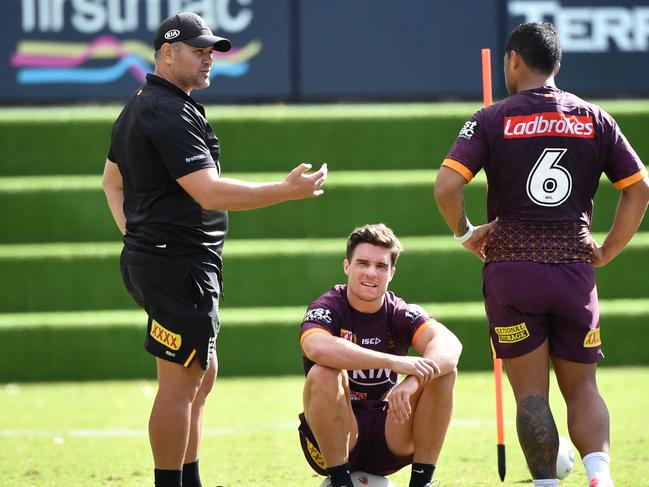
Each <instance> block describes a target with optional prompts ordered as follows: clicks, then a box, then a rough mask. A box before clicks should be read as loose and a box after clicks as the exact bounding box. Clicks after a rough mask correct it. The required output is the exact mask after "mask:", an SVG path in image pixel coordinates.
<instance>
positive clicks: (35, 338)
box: [0, 300, 649, 382]
mask: <svg viewBox="0 0 649 487" xmlns="http://www.w3.org/2000/svg"><path fill="white" fill-rule="evenodd" d="M606 304H607V303H606V302H603V303H602V307H603V312H602V326H603V331H602V340H603V344H604V345H603V350H604V352H605V354H606V360H604V361H603V362H602V364H603V365H632V364H646V363H647V354H646V353H645V352H646V350H645V348H644V344H643V341H642V340H638V337H639V336H643V334H644V333H645V332H646V324H647V321H648V319H649V310H648V309H647V308H648V306H647V303H646V300H645V301H640V302H635V303H634V302H629V303H628V305H629V306H630V307H634V306H635V307H640V306H639V305H640V304H642V305H644V306H643V310H642V311H641V312H638V313H635V314H629V313H625V312H623V311H622V310H611V311H608V312H607V311H606ZM424 306H425V307H426V308H427V309H429V310H430V311H431V314H433V316H435V317H436V318H437V319H439V320H440V321H442V322H443V323H444V324H445V325H446V326H448V327H449V328H450V329H451V330H452V331H453V332H454V333H455V334H456V335H457V336H458V338H459V339H460V340H461V341H462V343H463V345H464V351H463V354H462V358H461V361H460V370H480V369H489V368H490V367H491V364H492V362H491V356H490V349H489V345H488V336H487V328H486V320H485V318H484V315H483V314H482V313H481V312H480V311H481V309H482V305H481V304H480V303H464V304H462V305H458V306H456V307H455V308H452V307H449V306H444V305H442V308H443V309H445V312H442V313H436V312H435V311H434V309H435V308H434V305H424ZM467 310H468V312H467ZM302 312H303V309H301V308H297V309H288V310H286V311H285V312H280V313H276V316H275V317H273V318H271V319H268V318H267V317H265V316H264V313H265V310H258V312H257V315H258V318H259V319H258V320H257V321H254V320H253V321H252V322H238V321H236V319H235V320H232V319H229V317H228V312H227V310H224V311H223V313H222V318H223V327H222V329H221V333H220V335H219V339H218V341H217V348H218V354H219V375H220V376H250V375H279V374H301V373H303V370H302V360H301V355H300V350H299V345H298V326H299V323H300V320H301V318H302ZM97 314H98V317H99V318H101V312H98V313H97ZM248 314H249V316H250V317H253V316H254V314H255V310H249V313H248ZM137 316H139V313H138V314H137ZM0 320H2V316H1V315H0ZM89 321H90V322H89V323H88V324H87V325H86V326H81V325H66V324H65V322H60V323H58V324H55V325H32V326H8V325H6V324H4V325H0V331H1V332H2V341H3V349H4V352H3V353H2V354H1V355H0V382H18V381H20V382H27V381H52V380H102V379H111V380H112V379H136V378H153V377H155V366H154V360H153V358H152V356H151V355H149V354H148V353H147V352H146V351H145V350H144V347H143V343H144V334H145V326H146V325H145V323H146V321H145V319H144V315H143V314H142V315H141V319H138V318H136V319H135V320H131V323H128V324H126V323H114V324H111V323H110V321H109V320H108V321H106V322H104V323H103V324H101V325H98V324H92V321H93V320H92V319H89ZM0 322H1V321H0ZM26 357H37V358H38V360H29V366H26V364H27V362H26Z"/></svg>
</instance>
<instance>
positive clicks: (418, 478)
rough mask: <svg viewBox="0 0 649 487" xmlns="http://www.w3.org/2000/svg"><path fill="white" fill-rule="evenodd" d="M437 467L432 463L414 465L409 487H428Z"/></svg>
mask: <svg viewBox="0 0 649 487" xmlns="http://www.w3.org/2000/svg"><path fill="white" fill-rule="evenodd" d="M433 472H435V465H433V464H431V463H413V464H412V473H411V474H410V484H409V486H408V487H426V484H429V483H430V481H431V480H432V479H433Z"/></svg>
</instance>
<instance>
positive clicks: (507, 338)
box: [494, 323, 530, 343]
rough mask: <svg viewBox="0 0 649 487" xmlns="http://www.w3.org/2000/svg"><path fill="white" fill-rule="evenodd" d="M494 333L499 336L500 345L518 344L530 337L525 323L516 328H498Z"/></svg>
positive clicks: (515, 326)
mask: <svg viewBox="0 0 649 487" xmlns="http://www.w3.org/2000/svg"><path fill="white" fill-rule="evenodd" d="M494 331H495V332H496V335H498V343H516V342H520V341H522V340H525V339H526V338H527V337H529V336H530V332H529V330H528V329H527V325H526V324H525V323H519V324H518V325H514V326H496V327H494Z"/></svg>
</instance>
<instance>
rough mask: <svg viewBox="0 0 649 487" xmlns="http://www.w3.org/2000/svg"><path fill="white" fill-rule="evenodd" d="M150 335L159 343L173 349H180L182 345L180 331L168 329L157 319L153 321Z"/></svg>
mask: <svg viewBox="0 0 649 487" xmlns="http://www.w3.org/2000/svg"><path fill="white" fill-rule="evenodd" d="M150 335H151V336H152V337H153V339H154V340H155V341H157V342H159V343H162V344H163V345H164V346H165V347H168V348H170V349H172V350H179V349H180V345H182V341H183V339H182V337H181V336H180V335H179V334H178V333H174V332H172V331H169V330H167V329H166V328H165V327H164V326H162V325H161V324H160V323H158V322H157V321H156V320H152V321H151V332H150Z"/></svg>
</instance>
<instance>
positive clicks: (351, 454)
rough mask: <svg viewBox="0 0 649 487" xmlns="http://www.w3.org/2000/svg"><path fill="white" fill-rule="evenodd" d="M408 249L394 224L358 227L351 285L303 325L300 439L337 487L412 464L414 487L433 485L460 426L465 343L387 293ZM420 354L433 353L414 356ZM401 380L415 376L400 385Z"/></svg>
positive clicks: (318, 305)
mask: <svg viewBox="0 0 649 487" xmlns="http://www.w3.org/2000/svg"><path fill="white" fill-rule="evenodd" d="M400 252H401V244H400V242H399V240H398V239H397V238H396V237H395V235H394V233H392V230H390V229H389V228H387V227H386V226H385V225H383V224H379V225H365V226H363V227H360V228H356V229H355V230H354V231H353V232H352V234H351V235H350V236H349V239H348V240H347V258H346V259H345V260H344V262H343V268H344V270H345V274H347V285H338V286H335V287H334V288H333V289H331V290H329V291H327V292H326V293H325V294H323V295H322V296H321V297H320V298H318V299H317V300H316V301H314V302H313V303H312V304H311V305H310V306H309V308H308V310H307V312H306V315H305V317H304V321H303V323H302V327H301V336H300V343H301V345H302V351H303V355H304V359H303V360H304V370H305V373H306V382H305V385H304V413H302V414H300V427H299V432H300V441H301V444H302V449H303V451H304V455H305V457H306V459H307V461H308V463H309V464H310V465H311V467H312V468H313V469H314V470H315V471H316V472H318V473H319V474H321V475H328V476H329V477H330V478H331V482H332V485H333V486H347V487H352V480H351V477H350V471H353V470H363V471H366V472H369V473H373V474H376V475H389V474H391V473H393V472H396V471H397V470H399V469H401V468H402V467H404V466H406V465H409V464H412V475H411V480H410V487H426V486H430V485H431V479H432V476H433V471H434V470H435V464H436V463H437V458H438V456H439V453H440V450H441V449H442V443H443V442H444V437H445V435H446V430H447V429H448V425H449V422H450V420H451V412H452V407H453V387H454V384H455V376H456V373H457V371H456V366H457V363H458V360H459V357H460V352H461V350H462V345H461V344H460V342H459V341H458V339H457V338H456V337H455V335H453V333H451V332H450V331H449V330H448V329H447V328H446V327H445V326H443V325H442V324H440V323H438V322H437V321H435V320H433V319H431V318H430V317H429V316H428V314H427V313H426V312H425V311H424V310H423V309H422V308H420V307H419V306H416V305H408V304H407V303H406V302H405V301H403V300H402V299H400V298H398V297H397V296H395V295H394V294H393V293H392V292H388V291H387V287H388V284H389V283H390V281H391V280H392V277H393V276H394V273H395V271H396V267H395V264H396V262H397V258H398V257H399V253H400ZM410 347H414V348H415V350H417V351H418V352H419V353H421V354H422V355H423V356H422V357H410V356H408V355H407V353H408V349H409V348H410ZM398 374H405V375H406V376H407V377H406V378H405V379H404V380H403V381H401V382H400V383H398V384H397V378H398Z"/></svg>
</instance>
